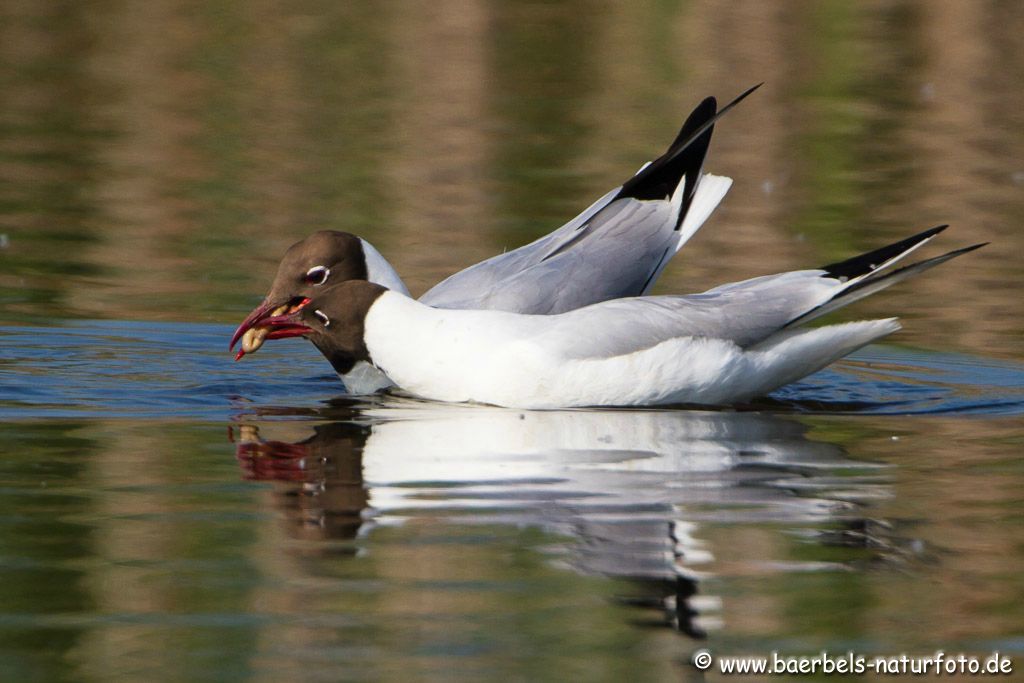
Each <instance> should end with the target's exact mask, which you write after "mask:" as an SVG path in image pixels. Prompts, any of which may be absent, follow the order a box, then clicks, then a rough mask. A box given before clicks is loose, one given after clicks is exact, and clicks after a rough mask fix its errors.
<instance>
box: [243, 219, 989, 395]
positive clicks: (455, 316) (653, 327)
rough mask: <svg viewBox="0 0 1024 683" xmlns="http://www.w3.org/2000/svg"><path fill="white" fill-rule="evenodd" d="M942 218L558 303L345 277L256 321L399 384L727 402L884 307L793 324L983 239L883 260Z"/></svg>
mask: <svg viewBox="0 0 1024 683" xmlns="http://www.w3.org/2000/svg"><path fill="white" fill-rule="evenodd" d="M945 227H946V226H938V227H936V228H932V229H930V230H926V231H924V232H922V233H920V234H917V235H914V236H913V237H910V238H907V239H905V240H902V241H900V242H897V243H895V244H891V245H889V246H886V247H883V248H881V249H877V250H875V251H872V252H869V253H867V254H862V255H860V256H856V257H854V258H851V259H848V260H846V261H842V262H839V263H833V264H829V265H826V266H823V267H821V268H816V269H812V270H799V271H792V272H787V273H780V274H777V275H767V276H763V277H758V278H754V279H751V280H744V281H742V282H735V283H731V284H727V285H722V286H720V287H717V288H715V289H712V290H709V291H707V292H704V293H702V294H694V295H688V296H646V297H633V298H625V299H617V300H614V301H605V302H601V303H596V304H592V305H590V306H585V307H583V308H578V309H575V310H572V311H568V312H566V313H560V314H556V315H526V314H522V313H511V312H508V311H495V310H468V309H459V310H451V309H441V308H435V307H431V306H428V305H426V304H424V303H422V302H419V301H415V300H414V299H411V298H409V297H408V296H405V295H404V294H401V293H398V292H393V291H390V290H388V289H387V288H385V287H383V286H381V285H379V284H376V283H372V282H367V281H360V280H350V281H347V282H341V283H338V284H336V285H333V286H332V287H330V288H328V289H327V290H325V291H324V292H322V293H321V294H317V295H316V296H314V297H312V298H311V299H310V301H309V302H308V303H307V304H306V305H305V306H303V307H301V308H298V309H296V310H294V311H291V312H285V313H283V314H281V315H277V316H272V317H270V318H267V319H264V320H263V321H261V326H262V327H264V328H265V329H266V330H267V332H266V336H267V338H268V339H279V338H285V337H296V336H303V337H306V338H308V339H310V340H311V341H312V342H313V343H314V344H315V345H316V346H317V348H318V349H320V351H321V353H323V354H324V356H325V357H327V359H328V360H330V362H331V364H332V365H333V366H334V367H335V368H337V369H339V370H341V371H343V368H350V367H353V366H354V365H355V364H356V363H358V362H363V363H368V364H372V365H373V366H374V367H376V368H378V369H379V370H380V371H382V372H384V373H385V374H386V375H387V376H388V377H390V378H391V379H392V380H393V381H394V382H395V383H396V384H397V385H398V386H399V387H401V388H402V389H404V390H406V391H409V392H411V393H413V394H415V395H417V396H420V397H422V398H427V399H433V400H439V401H451V402H476V403H487V404H493V405H499V406H507V407H515V408H536V409H545V408H569V407H582V406H651V405H665V404H678V403H687V404H702V405H725V404H732V403H736V402H741V401H745V400H748V399H751V398H754V397H757V396H763V395H765V394H767V393H769V392H771V391H773V390H775V389H777V388H779V387H781V386H783V385H786V384H789V383H791V382H794V381H796V380H798V379H800V378H802V377H805V376H807V375H809V374H811V373H813V372H816V371H818V370H820V369H822V368H823V367H825V366H826V365H828V364H830V363H832V362H833V361H835V360H838V359H839V358H842V357H843V356H845V355H847V354H849V353H851V352H853V351H855V350H857V349H859V348H861V347H863V346H865V345H867V344H869V343H871V342H873V341H876V340H878V339H881V338H882V337H885V336H886V335H889V334H891V333H893V332H895V331H897V330H898V329H899V327H900V326H899V324H898V323H897V322H896V319H895V318H890V319H884V320H867V321H861V322H853V323H845V324H838V325H827V326H824V327H816V328H808V327H806V326H805V324H806V323H808V322H810V321H812V320H815V319H817V318H819V317H821V316H822V315H825V314H827V313H830V312H831V311H834V310H836V309H838V308H841V307H843V306H846V305H848V304H850V303H853V302H854V301H857V300H859V299H861V298H864V297H865V296H868V295H870V294H873V293H875V292H877V291H880V290H882V289H885V288H886V287H889V286H890V285H893V284H895V283H897V282H900V281H902V280H905V279H907V278H908V277H911V276H913V275H917V274H918V273H921V272H923V271H925V270H928V269H929V268H932V267H934V266H937V265H939V264H941V263H944V262H946V261H948V260H950V259H952V258H954V257H956V256H959V255H961V254H964V253H967V252H968V251H972V250H974V249H977V248H978V247H980V246H982V245H974V246H971V247H966V248H964V249H959V250H956V251H951V252H949V253H946V254H943V255H941V256H937V257H934V258H931V259H927V260H924V261H920V262H918V263H915V264H913V265H910V266H905V267H903V268H899V269H894V268H893V266H894V264H896V263H897V262H898V261H900V260H901V259H903V258H904V257H905V256H906V255H907V254H909V253H911V252H912V251H914V250H915V249H917V248H919V247H920V246H921V245H923V244H925V243H926V242H928V241H930V240H931V239H932V238H934V237H935V235H937V234H938V233H939V232H941V231H942V230H943V229H944V228H945Z"/></svg>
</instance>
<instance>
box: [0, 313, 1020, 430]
mask: <svg viewBox="0 0 1024 683" xmlns="http://www.w3.org/2000/svg"><path fill="white" fill-rule="evenodd" d="M231 332H232V329H231V328H229V327H228V326H224V325H198V324H192V323H180V324H179V323H155V322H148V323H143V322H120V321H71V322H67V323H65V324H64V325H62V326H60V327H7V328H2V329H0V379H2V385H0V386H2V391H0V417H4V418H42V417H135V418H160V417H178V418H186V417H187V418H203V419H211V420H224V419H230V418H231V417H233V416H236V415H238V414H240V413H246V412H254V411H255V412H258V413H260V414H262V415H268V414H272V413H273V411H274V408H275V407H278V408H281V409H282V410H281V413H282V415H285V416H287V415H295V414H308V413H310V412H316V411H321V412H322V411H323V410H325V409H326V408H327V407H329V405H330V401H331V400H332V399H341V400H344V399H345V393H344V387H343V385H341V384H340V382H339V381H338V380H337V378H336V377H335V375H334V374H333V372H332V371H331V368H330V366H329V365H328V364H327V363H326V362H325V361H324V360H323V358H322V357H321V356H320V355H319V354H318V353H317V352H316V350H315V349H314V348H313V347H312V346H311V345H309V344H307V343H305V342H302V341H298V340H296V341H289V342H287V343H279V344H271V345H267V346H266V347H264V348H263V349H262V350H261V351H260V352H259V355H258V356H250V357H247V358H246V359H244V360H243V361H241V362H238V363H236V362H233V360H232V355H231V354H230V353H229V352H228V350H227V348H226V340H228V339H230V336H231ZM371 403H372V401H371ZM743 409H759V410H767V411H769V412H780V413H788V412H799V413H810V414H816V413H820V414H836V413H866V414H882V415H886V414H911V415H917V414H954V415H967V414H980V415H992V416H996V415H1015V414H1020V413H1021V412H1024V366H1022V365H1020V364H1017V363H1013V362H1009V361H999V360H995V359H987V358H982V357H977V356H968V355H963V354H951V353H934V352H923V351H914V350H907V349H901V348H897V347H891V346H872V347H869V348H867V349H865V350H862V351H860V352H858V353H857V354H854V355H853V356H851V357H850V358H849V359H847V360H845V361H843V362H840V363H837V364H836V365H834V366H832V367H831V368H829V369H826V370H825V371H823V372H820V373H818V374H816V375H814V376H812V377H809V378H806V379H804V380H803V381H800V382H797V383H795V384H793V385H790V386H788V387H785V388H783V389H781V390H779V391H777V392H776V393H775V394H773V395H772V396H771V397H769V398H768V399H767V400H761V401H758V402H756V403H754V404H752V405H751V406H745V407H743Z"/></svg>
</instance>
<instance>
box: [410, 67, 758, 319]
mask: <svg viewBox="0 0 1024 683" xmlns="http://www.w3.org/2000/svg"><path fill="white" fill-rule="evenodd" d="M755 88H756V86H755ZM755 88H752V89H750V90H748V91H747V92H745V93H743V94H742V95H740V96H739V97H738V98H736V99H735V100H734V101H733V102H731V103H730V104H729V105H727V106H726V107H724V108H723V109H722V110H721V111H717V112H716V107H717V105H716V102H715V99H714V98H711V97H709V98H707V99H705V100H704V101H703V102H701V104H700V105H698V106H697V108H696V109H694V111H693V112H692V113H691V114H690V116H689V117H688V118H687V120H686V122H685V123H684V124H683V126H682V128H681V129H680V131H679V134H678V135H677V137H676V139H675V140H674V141H673V143H672V144H671V145H670V146H669V148H668V150H667V151H666V152H665V154H663V155H662V156H661V157H659V158H658V159H656V160H655V161H653V162H651V163H649V164H646V165H644V166H643V167H642V168H641V169H640V170H639V171H638V172H637V174H636V175H635V176H633V177H632V178H630V179H629V180H628V181H626V183H624V184H623V185H622V186H621V187H618V188H615V189H614V190H612V191H610V192H608V193H607V194H606V195H605V196H604V197H602V198H601V199H599V200H598V201H597V202H595V203H594V204H593V205H591V206H590V207H589V208H588V209H587V210H586V211H584V212H583V213H582V214H580V215H579V216H577V217H576V218H574V219H573V220H572V221H570V222H569V223H567V224H566V225H564V226H562V227H561V228H559V229H558V230H556V231H555V232H553V233H551V234H549V235H546V236H545V237H542V238H540V239H539V240H536V241H535V242H532V243H530V244H528V245H526V246H524V247H520V248H519V249H516V250H514V251H511V252H507V253H505V254H501V255H499V256H495V257H493V258H490V259H488V260H486V261H483V262H481V263H479V264H477V265H475V266H472V267H470V268H467V269H466V270H463V271H461V272H459V273H456V274H455V275H452V276H451V277H449V278H447V279H446V280H444V281H443V282H441V283H440V284H438V285H437V286H435V287H434V288H432V289H431V290H429V291H428V292H427V293H426V294H424V295H423V296H422V297H421V298H420V301H422V302H423V303H425V304H428V305H430V306H435V307H438V308H483V309H495V310H505V311H512V312H516V313H537V314H547V313H562V312H565V311H569V310H574V309H576V308H580V307H582V306H586V305H589V304H592V303H596V302H599V301H605V300H607V299H612V298H619V297H624V296H639V295H641V294H643V293H645V292H646V291H648V290H649V289H650V287H651V286H652V285H653V283H654V281H655V280H656V279H657V276H658V275H659V274H660V273H661V271H662V270H663V269H664V267H665V265H666V264H667V263H668V261H669V260H670V259H671V258H672V256H673V255H675V253H676V252H677V251H678V250H679V249H680V247H682V245H683V244H685V243H686V241H687V240H688V239H689V238H690V237H691V236H692V235H693V234H694V233H695V232H696V231H697V229H698V228H699V227H700V226H701V225H702V224H703V223H704V221H705V220H706V219H707V218H708V216H709V215H710V214H711V212H712V211H713V210H714V209H715V207H717V206H718V204H719V202H721V200H722V198H723V197H724V196H725V193H726V192H727V191H728V189H729V186H730V185H731V183H732V181H731V180H730V179H728V178H724V177H720V176H712V175H704V176H703V177H702V175H701V173H702V168H703V165H704V159H705V157H706V155H707V150H708V146H709V144H710V140H711V135H712V132H713V130H714V122H715V121H716V120H717V119H718V118H719V117H720V116H721V115H722V114H724V113H725V112H726V111H728V110H729V109H731V108H732V107H733V106H735V105H736V104H737V103H738V102H739V101H740V100H742V99H743V98H744V97H746V96H747V95H748V94H750V92H752V91H753V90H754V89H755Z"/></svg>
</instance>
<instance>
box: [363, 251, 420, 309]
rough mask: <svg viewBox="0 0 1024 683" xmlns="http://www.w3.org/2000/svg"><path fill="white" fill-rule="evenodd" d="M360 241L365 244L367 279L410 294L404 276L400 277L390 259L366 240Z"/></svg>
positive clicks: (364, 256) (364, 254)
mask: <svg viewBox="0 0 1024 683" xmlns="http://www.w3.org/2000/svg"><path fill="white" fill-rule="evenodd" d="M359 241H360V242H361V243H362V245H363V258H365V259H366V279H367V280H369V281H370V282H375V283H377V284H378V285H382V286H384V287H387V288H388V289H390V290H392V291H395V292H399V293H401V294H404V295H406V296H409V290H408V289H407V288H406V286H405V283H404V282H402V278H401V277H399V275H398V272H397V271H396V270H395V269H394V267H393V266H392V265H391V264H390V263H388V260H387V259H386V258H384V257H383V256H381V253H380V252H379V251H377V249H376V248H375V247H374V246H373V245H372V244H370V243H369V242H367V241H366V240H364V239H362V238H360V239H359Z"/></svg>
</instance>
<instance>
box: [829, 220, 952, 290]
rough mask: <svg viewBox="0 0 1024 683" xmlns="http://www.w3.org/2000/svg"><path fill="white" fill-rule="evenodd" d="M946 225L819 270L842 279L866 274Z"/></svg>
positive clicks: (923, 240)
mask: <svg viewBox="0 0 1024 683" xmlns="http://www.w3.org/2000/svg"><path fill="white" fill-rule="evenodd" d="M948 227H949V225H948V224H943V225H936V226H935V227H934V228H928V229H927V230H924V231H922V232H919V233H917V234H916V235H912V236H910V237H908V238H906V239H904V240H900V241H899V242H894V243H893V244H889V245H887V246H884V247H882V248H881V249H875V250H874V251H869V252H867V253H866V254H860V255H859V256H854V257H853V258H850V259H847V260H845V261H838V262H836V263H830V264H828V265H826V266H822V267H821V270H824V271H825V273H826V275H825V277H833V278H837V279H842V280H851V279H853V278H855V277H860V276H861V275H866V274H867V273H870V272H871V271H873V270H875V269H876V268H878V267H879V266H881V265H882V264H883V263H885V262H887V261H889V260H891V259H893V258H896V257H897V256H899V255H900V254H902V253H904V252H906V251H908V250H910V249H913V248H914V247H916V246H917V245H919V244H921V243H922V242H925V241H927V240H930V239H931V238H933V237H935V236H936V235H938V234H939V233H940V232H942V231H943V230H945V229H946V228H948Z"/></svg>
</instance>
